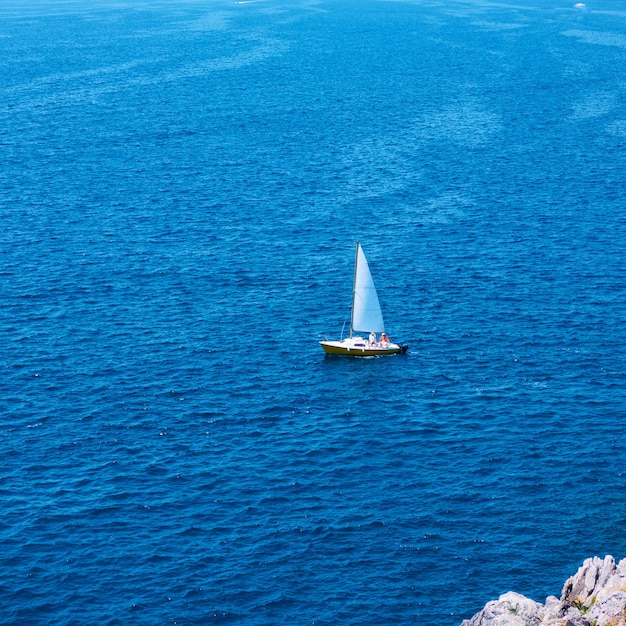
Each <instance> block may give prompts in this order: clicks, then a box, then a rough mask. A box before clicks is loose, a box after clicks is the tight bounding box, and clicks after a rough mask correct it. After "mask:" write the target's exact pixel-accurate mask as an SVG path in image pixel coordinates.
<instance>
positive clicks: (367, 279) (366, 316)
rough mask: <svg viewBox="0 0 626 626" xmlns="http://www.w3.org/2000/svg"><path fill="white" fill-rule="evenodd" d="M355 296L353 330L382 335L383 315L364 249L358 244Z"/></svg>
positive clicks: (383, 327)
mask: <svg viewBox="0 0 626 626" xmlns="http://www.w3.org/2000/svg"><path fill="white" fill-rule="evenodd" d="M355 263H356V265H355V269H354V295H353V301H352V330H353V331H355V332H358V333H370V332H374V333H382V332H383V331H384V330H385V324H384V322H383V314H382V311H381V310H380V303H379V302H378V294H377V293H376V287H374V279H373V278H372V274H371V273H370V268H369V266H368V264H367V259H366V258H365V255H364V254H363V249H362V248H361V246H360V245H359V244H358V243H357V244H356V261H355Z"/></svg>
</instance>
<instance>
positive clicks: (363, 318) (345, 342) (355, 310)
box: [320, 241, 408, 356]
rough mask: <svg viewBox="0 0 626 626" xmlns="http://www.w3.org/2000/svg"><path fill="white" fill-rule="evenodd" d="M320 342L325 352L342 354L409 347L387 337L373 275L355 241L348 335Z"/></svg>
mask: <svg viewBox="0 0 626 626" xmlns="http://www.w3.org/2000/svg"><path fill="white" fill-rule="evenodd" d="M354 333H369V337H368V338H367V339H364V338H363V337H361V336H359V335H355V334H354ZM376 333H380V338H377V337H376ZM320 345H321V346H322V348H323V350H324V352H325V353H326V354H341V355H344V356H384V355H389V354H402V353H404V352H406V351H407V349H408V346H407V345H405V344H397V343H392V342H391V341H389V338H388V337H387V334H386V333H385V323H384V321H383V314H382V311H381V308H380V302H379V301H378V294H377V293H376V287H375V286H374V279H373V278H372V274H371V272H370V269H369V265H368V263H367V259H366V258H365V254H364V253H363V248H361V246H360V244H359V242H358V241H357V242H356V258H355V261H354V284H353V288H352V314H351V317H350V336H349V337H347V338H346V339H342V340H340V341H320Z"/></svg>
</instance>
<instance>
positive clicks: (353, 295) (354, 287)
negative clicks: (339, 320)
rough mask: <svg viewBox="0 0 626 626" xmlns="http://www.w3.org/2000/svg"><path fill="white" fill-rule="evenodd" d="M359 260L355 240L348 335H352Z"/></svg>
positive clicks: (357, 243) (357, 246)
mask: <svg viewBox="0 0 626 626" xmlns="http://www.w3.org/2000/svg"><path fill="white" fill-rule="evenodd" d="M358 262H359V242H358V241H357V242H356V253H355V256H354V278H353V280H352V310H351V311H350V337H352V323H353V322H354V298H355V296H356V269H357V263H358Z"/></svg>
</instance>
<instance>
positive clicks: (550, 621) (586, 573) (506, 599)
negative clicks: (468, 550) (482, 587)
mask: <svg viewBox="0 0 626 626" xmlns="http://www.w3.org/2000/svg"><path fill="white" fill-rule="evenodd" d="M461 626H626V559H623V560H622V561H620V563H619V564H616V563H615V559H614V558H613V557H612V556H610V555H608V556H606V557H604V559H601V558H599V557H597V556H596V557H593V558H590V559H587V560H586V561H585V562H584V563H583V564H582V565H581V566H580V568H579V569H578V571H577V572H576V574H574V576H572V577H571V578H568V579H567V580H566V581H565V584H564V585H563V591H562V593H561V597H560V598H556V597H555V596H549V597H548V598H546V602H545V604H540V603H539V602H535V601H534V600H530V599H529V598H526V597H525V596H522V595H520V594H518V593H514V592H512V591H509V592H508V593H505V594H504V595H502V596H500V598H499V599H498V600H494V601H492V602H489V603H487V604H486V605H485V608H484V609H483V610H482V611H480V613H477V614H476V615H474V617H472V618H471V619H469V620H464V621H463V622H462V624H461Z"/></svg>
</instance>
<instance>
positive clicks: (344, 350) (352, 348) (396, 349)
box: [320, 339, 408, 357]
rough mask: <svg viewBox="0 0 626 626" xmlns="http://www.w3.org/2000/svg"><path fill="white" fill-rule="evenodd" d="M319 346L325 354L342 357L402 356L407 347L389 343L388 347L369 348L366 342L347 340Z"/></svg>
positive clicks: (326, 342) (327, 342)
mask: <svg viewBox="0 0 626 626" xmlns="http://www.w3.org/2000/svg"><path fill="white" fill-rule="evenodd" d="M320 345H321V346H322V349H323V350H324V352H325V353H326V354H339V355H342V356H361V357H362V356H388V355H390V354H402V353H404V352H406V351H407V348H408V346H404V345H402V346H401V345H398V344H395V343H390V344H389V345H388V346H386V347H383V346H370V345H368V344H367V342H365V341H363V342H355V341H350V340H348V339H346V340H344V341H320Z"/></svg>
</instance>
